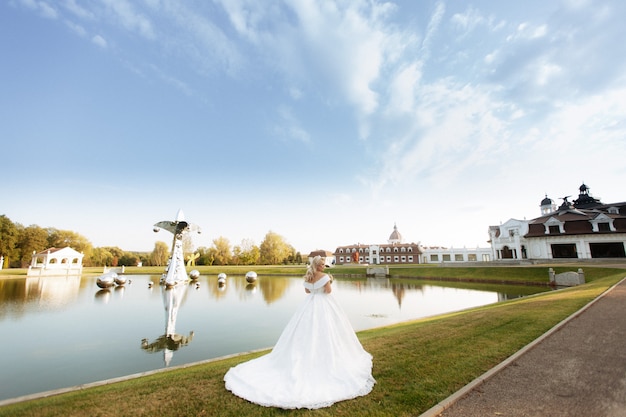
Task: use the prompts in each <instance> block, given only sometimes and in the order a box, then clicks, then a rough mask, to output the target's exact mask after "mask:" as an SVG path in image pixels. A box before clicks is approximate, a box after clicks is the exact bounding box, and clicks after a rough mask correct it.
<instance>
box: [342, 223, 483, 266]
mask: <svg viewBox="0 0 626 417" xmlns="http://www.w3.org/2000/svg"><path fill="white" fill-rule="evenodd" d="M334 255H335V259H336V262H337V264H338V265H346V264H359V263H360V264H367V265H381V264H385V265H404V264H421V263H424V264H430V263H455V262H456V263H460V262H488V261H491V260H492V252H491V248H478V247H477V248H474V249H468V248H446V247H443V246H422V245H421V244H420V243H419V242H418V243H404V242H403V238H402V234H400V232H399V231H398V227H397V226H396V225H394V226H393V232H391V235H389V239H387V243H379V244H361V243H358V244H355V245H347V246H339V247H338V248H337V249H335V253H334Z"/></svg>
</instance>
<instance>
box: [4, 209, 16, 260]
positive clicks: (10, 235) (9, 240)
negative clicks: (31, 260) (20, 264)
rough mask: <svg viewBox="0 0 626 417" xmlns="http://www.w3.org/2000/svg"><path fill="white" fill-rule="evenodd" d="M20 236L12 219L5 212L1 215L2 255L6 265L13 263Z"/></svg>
mask: <svg viewBox="0 0 626 417" xmlns="http://www.w3.org/2000/svg"><path fill="white" fill-rule="evenodd" d="M18 237H19V236H18V232H17V227H16V226H15V224H14V223H13V222H12V221H11V219H9V218H8V217H7V216H5V215H4V214H3V215H2V216H0V256H3V257H4V265H9V266H10V265H11V262H10V259H11V257H12V256H13V255H14V254H15V247H16V245H17V241H18Z"/></svg>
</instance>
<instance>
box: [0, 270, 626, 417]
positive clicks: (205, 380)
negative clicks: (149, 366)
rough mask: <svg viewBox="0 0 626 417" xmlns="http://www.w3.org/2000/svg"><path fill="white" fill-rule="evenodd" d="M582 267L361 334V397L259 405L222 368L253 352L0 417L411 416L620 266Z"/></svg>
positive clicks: (7, 409) (619, 273) (30, 404)
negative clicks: (542, 286) (545, 288)
mask: <svg viewBox="0 0 626 417" xmlns="http://www.w3.org/2000/svg"><path fill="white" fill-rule="evenodd" d="M603 274H605V275H603ZM590 275H591V276H590V277H589V282H588V283H587V284H585V285H582V286H579V287H575V288H569V289H564V290H559V291H552V292H546V293H541V294H538V295H534V296H529V297H526V298H522V299H515V300H511V301H506V302H502V303H498V304H494V305H489V306H485V307H481V308H475V309H471V310H467V311H463V312H459V313H452V314H447V315H444V316H438V317H432V318H428V319H423V320H418V321H414V322H408V323H402V324H398V325H394V326H389V327H384V328H379V329H373V330H368V331H363V332H360V333H359V338H360V340H361V341H362V343H363V346H364V347H365V348H366V349H367V350H368V351H369V352H370V353H372V355H373V356H374V377H375V378H376V379H377V384H376V386H375V388H374V390H373V391H372V393H371V394H369V395H368V396H365V397H361V398H358V399H355V400H351V401H345V402H342V403H338V404H336V405H334V406H332V407H330V408H327V409H321V410H315V411H309V410H293V411H284V410H278V409H273V408H264V407H259V406H256V405H254V404H250V403H248V402H246V401H244V400H241V399H239V398H237V397H235V396H233V395H231V394H229V393H228V392H227V391H226V390H225V389H224V385H223V380H222V378H223V375H224V373H225V372H226V371H227V370H228V368H229V367H231V366H233V365H235V364H237V363H240V362H242V361H245V360H248V359H250V358H251V357H254V356H258V355H259V354H260V353H253V354H245V355H241V356H235V357H229V358H226V359H222V360H217V361H212V362H209V363H204V364H201V365H196V366H191V367H186V368H181V369H174V370H170V371H166V372H160V373H155V374H153V375H149V376H144V377H141V378H136V379H130V380H127V381H123V382H118V383H114V384H109V385H103V386H99V387H94V388H89V389H84V390H77V391H74V392H70V393H66V394H62V395H58V396H53V397H48V398H42V399H36V400H32V401H27V402H21V403H17V404H11V405H7V406H4V407H1V408H0V416H9V415H10V416H61V415H62V416H83V415H89V416H126V415H133V416H152V415H160V416H202V415H207V416H209V415H220V416H241V415H258V416H274V415H281V416H284V415H294V416H298V415H316V416H331V415H333V416H334V415H343V416H368V415H369V416H394V417H395V416H408V415H419V414H420V413H421V412H423V411H426V410H428V409H429V408H431V407H432V406H434V405H435V404H437V403H438V402H439V401H441V400H443V399H445V398H447V397H448V396H449V395H450V394H452V393H454V392H455V391H457V390H458V389H460V388H461V387H463V386H464V385H465V384H467V383H469V382H470V381H472V380H473V379H474V378H476V377H477V376H479V375H482V374H483V373H484V372H486V371H487V370H489V369H490V368H492V367H494V366H495V365H497V364H498V363H500V362H502V361H503V360H505V359H506V358H507V357H508V356H510V355H511V354H513V353H515V352H516V351H518V350H519V349H521V348H522V347H523V346H525V345H526V344H528V343H529V342H531V341H532V340H534V339H536V338H538V337H539V336H541V335H542V334H543V333H545V332H547V331H548V330H549V329H550V328H551V327H553V326H554V325H556V324H557V323H559V322H560V321H561V320H563V319H565V318H566V317H568V316H569V315H571V314H572V313H574V312H575V311H577V310H579V309H580V308H582V307H583V306H585V305H586V304H587V303H589V302H590V301H592V300H593V299H594V298H596V297H597V296H599V295H600V294H601V293H602V292H603V291H605V290H606V289H607V288H609V287H610V286H612V285H613V284H615V283H616V282H618V281H619V280H620V279H622V278H623V276H624V270H621V269H609V268H605V269H604V270H602V271H600V270H598V271H595V272H593V273H591V274H590Z"/></svg>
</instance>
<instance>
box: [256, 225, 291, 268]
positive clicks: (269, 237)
mask: <svg viewBox="0 0 626 417" xmlns="http://www.w3.org/2000/svg"><path fill="white" fill-rule="evenodd" d="M259 249H260V251H261V253H260V255H261V264H262V265H279V264H282V263H284V262H285V260H286V259H287V258H288V257H289V255H290V254H291V253H292V252H293V248H292V247H291V245H289V244H287V242H285V239H284V238H283V237H282V236H281V235H279V234H277V233H274V232H272V231H271V230H270V231H269V232H267V234H266V235H265V239H263V242H261V246H260V247H259Z"/></svg>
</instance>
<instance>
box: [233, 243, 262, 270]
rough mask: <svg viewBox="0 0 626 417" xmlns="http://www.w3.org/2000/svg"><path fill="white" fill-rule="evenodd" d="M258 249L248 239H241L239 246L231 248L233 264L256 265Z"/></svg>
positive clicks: (258, 256) (258, 255)
mask: <svg viewBox="0 0 626 417" xmlns="http://www.w3.org/2000/svg"><path fill="white" fill-rule="evenodd" d="M260 253H261V252H260V250H259V247H258V246H256V245H255V244H254V242H253V241H252V240H250V239H243V240H242V241H241V245H238V246H235V247H234V248H233V264H235V265H257V264H258V263H259V259H260Z"/></svg>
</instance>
